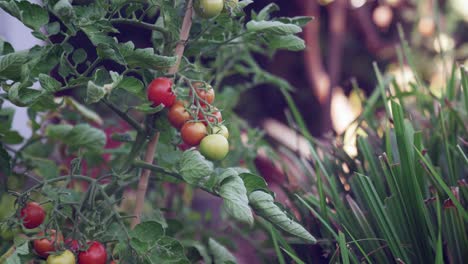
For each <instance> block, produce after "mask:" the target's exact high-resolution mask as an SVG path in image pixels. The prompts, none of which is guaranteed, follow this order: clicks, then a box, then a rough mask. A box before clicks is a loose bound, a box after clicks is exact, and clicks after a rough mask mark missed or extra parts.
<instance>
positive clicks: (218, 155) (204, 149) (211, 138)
mask: <svg viewBox="0 0 468 264" xmlns="http://www.w3.org/2000/svg"><path fill="white" fill-rule="evenodd" d="M228 152H229V142H228V140H227V139H226V138H225V137H224V136H222V135H219V134H213V135H208V136H206V137H205V138H203V140H202V141H201V142H200V153H201V154H202V155H203V156H205V158H207V159H209V160H222V159H224V158H225V157H226V155H227V154H228Z"/></svg>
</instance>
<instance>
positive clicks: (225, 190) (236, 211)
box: [219, 169, 254, 225]
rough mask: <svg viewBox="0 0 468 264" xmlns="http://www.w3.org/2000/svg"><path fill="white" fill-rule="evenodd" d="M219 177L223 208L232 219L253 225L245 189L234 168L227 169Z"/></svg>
mask: <svg viewBox="0 0 468 264" xmlns="http://www.w3.org/2000/svg"><path fill="white" fill-rule="evenodd" d="M219 178H221V179H223V180H222V182H221V186H220V187H219V195H220V196H221V197H223V200H224V203H223V209H224V210H225V211H226V212H227V213H228V214H229V215H230V216H231V217H233V218H234V219H236V220H238V221H240V222H244V223H247V224H249V225H253V221H254V219H253V215H252V211H251V210H250V207H249V199H248V198H247V189H246V188H245V186H244V182H243V181H242V178H240V177H239V176H238V174H237V172H236V171H235V170H234V169H227V170H225V171H224V172H223V173H221V175H219Z"/></svg>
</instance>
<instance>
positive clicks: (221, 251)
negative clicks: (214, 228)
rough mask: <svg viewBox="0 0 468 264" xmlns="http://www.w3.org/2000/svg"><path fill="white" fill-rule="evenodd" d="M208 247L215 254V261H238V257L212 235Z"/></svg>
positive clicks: (221, 263) (224, 263)
mask: <svg viewBox="0 0 468 264" xmlns="http://www.w3.org/2000/svg"><path fill="white" fill-rule="evenodd" d="M208 247H209V249H210V253H211V254H212V255H213V263H220V264H226V263H229V262H233V263H237V259H236V258H235V257H234V256H233V255H232V254H231V252H229V250H227V249H226V247H224V246H223V245H221V244H220V243H218V241H216V240H214V239H213V238H211V237H210V239H208Z"/></svg>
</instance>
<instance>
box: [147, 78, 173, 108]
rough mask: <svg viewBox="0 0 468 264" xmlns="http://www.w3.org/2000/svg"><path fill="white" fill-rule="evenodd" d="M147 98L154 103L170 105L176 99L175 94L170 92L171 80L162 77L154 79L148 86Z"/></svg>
mask: <svg viewBox="0 0 468 264" xmlns="http://www.w3.org/2000/svg"><path fill="white" fill-rule="evenodd" d="M148 99H149V100H150V101H151V102H153V104H154V105H159V104H163V105H164V106H165V107H171V106H172V105H173V104H174V102H175V100H176V95H175V94H174V93H173V92H172V80H171V79H169V78H164V77H159V78H156V79H154V80H153V81H152V82H151V83H150V84H149V86H148Z"/></svg>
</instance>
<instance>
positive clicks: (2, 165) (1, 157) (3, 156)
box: [0, 144, 11, 192]
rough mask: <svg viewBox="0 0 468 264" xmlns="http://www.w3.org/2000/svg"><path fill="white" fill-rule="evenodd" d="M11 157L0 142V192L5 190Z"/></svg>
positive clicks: (9, 172)
mask: <svg viewBox="0 0 468 264" xmlns="http://www.w3.org/2000/svg"><path fill="white" fill-rule="evenodd" d="M10 162H11V157H10V155H9V154H8V152H7V151H6V150H5V149H4V148H3V144H0V174H1V175H3V176H2V177H1V181H0V183H1V184H2V189H1V192H3V191H6V186H7V184H6V181H7V178H8V176H9V175H10V174H11V163H10Z"/></svg>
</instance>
